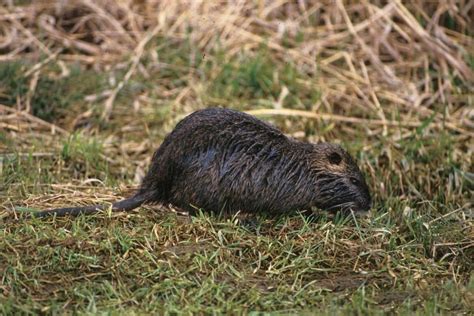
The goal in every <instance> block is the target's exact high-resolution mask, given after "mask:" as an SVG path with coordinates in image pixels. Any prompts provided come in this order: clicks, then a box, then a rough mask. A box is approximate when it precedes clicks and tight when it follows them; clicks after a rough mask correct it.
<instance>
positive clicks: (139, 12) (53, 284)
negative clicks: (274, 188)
mask: <svg viewBox="0 0 474 316" xmlns="http://www.w3.org/2000/svg"><path fill="white" fill-rule="evenodd" d="M461 2H462V1H461ZM64 3H65V2H64ZM64 3H63V2H61V1H58V2H57V3H56V2H54V1H50V2H44V3H39V4H38V3H35V2H31V1H13V2H10V4H8V5H6V7H4V8H0V27H1V30H2V32H3V33H0V34H3V35H4V36H3V35H2V36H3V39H2V41H4V45H0V52H1V53H2V54H3V55H0V278H1V282H0V314H18V313H24V314H36V313H42V314H43V313H45V314H59V313H80V314H83V313H85V314H91V313H92V314H96V313H111V314H123V313H127V314H128V313H132V314H143V313H164V312H168V313H173V312H184V313H213V312H216V313H250V312H254V311H255V312H258V311H265V312H279V313H308V314H309V313H311V314H313V313H318V314H335V313H347V314H364V315H365V314H380V313H400V314H410V315H411V314H413V313H417V314H435V313H456V314H469V313H472V312H473V310H474V305H473V302H474V272H473V268H474V212H473V203H472V201H473V191H474V168H473V161H472V158H473V146H472V144H473V136H474V129H473V126H474V123H473V112H472V111H473V107H472V101H473V98H472V82H473V80H472V78H473V76H472V72H473V69H474V55H473V50H472V47H473V46H472V45H473V40H472V30H469V27H468V25H469V22H472V21H471V20H469V17H470V16H472V15H471V13H472V10H471V11H469V10H470V9H469V8H468V7H467V5H466V6H463V5H462V3H461V4H457V7H451V4H449V5H448V4H446V5H445V6H443V5H441V2H440V4H436V3H431V2H430V4H426V3H418V5H416V4H413V5H410V3H408V4H402V3H401V2H399V1H393V3H389V4H387V5H385V6H383V5H379V4H369V3H366V2H362V3H357V2H356V3H351V2H349V1H332V2H328V3H327V4H326V5H325V6H324V7H322V6H320V5H318V4H317V3H316V4H311V3H310V2H309V1H308V2H307V1H298V2H292V1H288V2H285V1H283V2H281V3H278V4H275V5H274V6H266V5H265V4H264V3H263V2H259V1H256V2H252V3H245V4H242V5H236V4H231V3H224V2H215V3H212V2H209V3H207V2H204V3H197V2H196V4H195V7H192V8H191V7H189V5H186V4H182V3H180V2H174V1H172V2H169V3H166V4H160V3H155V2H153V1H149V2H147V1H130V2H115V1H102V2H98V4H95V3H94V2H90V1H86V0H81V1H76V2H75V3H71V4H64ZM157 17H158V18H157ZM387 21H388V22H387ZM389 22H390V23H389ZM210 106H220V107H227V108H233V109H237V110H241V111H247V112H249V113H252V114H254V115H257V116H258V117H259V118H261V119H264V120H266V121H269V122H270V123H272V124H274V125H275V126H277V127H278V128H280V129H281V130H283V131H284V132H285V133H286V134H287V135H288V136H291V137H295V138H297V139H300V140H304V141H310V142H319V141H331V142H335V143H339V144H341V145H342V146H343V147H344V148H346V149H347V150H348V151H349V152H350V153H351V154H352V155H353V156H354V157H355V158H356V160H357V162H358V165H359V166H360V168H361V170H362V171H363V172H364V174H365V176H366V180H367V183H368V185H369V187H370V190H371V192H372V195H373V199H374V205H373V208H372V210H371V212H370V216H368V217H364V218H356V217H354V216H349V217H343V216H339V215H337V216H331V215H330V214H327V213H325V212H324V211H323V210H315V211H314V213H313V214H308V213H304V214H303V213H299V212H298V211H296V210H295V212H294V213H291V214H284V215H280V216H277V217H274V216H270V215H268V214H258V215H255V216H246V217H245V216H242V215H236V216H234V217H229V216H223V215H218V214H217V215H216V214H214V215H211V214H209V213H207V212H206V210H202V213H199V214H197V215H196V216H193V217H190V216H186V215H183V214H179V213H176V212H175V210H174V209H173V208H172V206H169V205H147V206H143V207H141V208H139V209H137V210H134V211H132V212H128V213H110V212H107V211H105V212H103V213H100V214H97V215H94V216H80V217H78V218H47V219H31V218H29V217H28V213H30V212H32V211H36V210H41V209H45V208H51V207H60V206H71V205H90V204H97V203H99V204H107V203H110V202H113V201H116V200H118V199H120V198H123V197H127V196H129V195H130V194H132V193H133V190H134V189H135V188H136V187H137V186H138V184H139V181H140V179H141V177H142V176H143V174H144V172H146V170H147V166H148V164H149V162H150V159H151V156H152V154H153V152H154V150H155V149H156V148H158V146H159V145H160V143H161V141H162V140H163V138H164V137H165V135H166V134H167V133H169V132H170V131H171V130H172V128H173V127H174V125H175V124H176V123H177V122H178V121H179V120H180V119H181V118H182V117H183V116H184V115H186V114H188V113H190V112H192V111H194V110H197V109H202V108H206V107H210Z"/></svg>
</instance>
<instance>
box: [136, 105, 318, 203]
mask: <svg viewBox="0 0 474 316" xmlns="http://www.w3.org/2000/svg"><path fill="white" fill-rule="evenodd" d="M310 151H311V145H309V144H304V143H299V142H295V141H293V140H290V139H288V138H287V137H286V136H285V135H283V134H282V133H281V132H280V131H279V130H277V129H276V128H274V127H272V126H271V125H269V124H267V123H265V122H262V121H260V120H258V119H256V118H254V117H252V116H250V115H247V114H244V113H241V112H236V111H232V110H228V109H206V110H201V111H197V112H195V113H193V114H191V115H189V116H188V117H186V118H185V119H183V120H182V121H181V122H180V123H179V124H178V125H177V126H176V128H175V129H174V131H173V132H172V133H171V134H169V135H168V136H167V137H166V139H165V140H164V142H163V144H162V145H161V146H160V148H159V149H158V151H157V152H156V153H155V156H154V158H153V161H152V166H151V167H150V171H149V173H148V174H147V176H146V178H145V179H144V181H143V184H142V188H141V190H142V191H143V192H149V193H150V192H151V193H152V194H154V196H153V199H154V200H161V201H163V202H168V203H171V204H173V205H175V206H178V207H182V208H184V209H188V210H189V209H190V208H191V206H195V207H199V208H203V209H208V210H224V211H228V210H232V211H236V210H247V211H256V210H262V209H265V210H267V211H276V210H279V211H285V210H287V209H297V208H298V207H299V206H306V205H307V204H308V203H309V201H308V199H309V198H310V193H309V192H308V194H307V196H305V194H304V192H306V191H308V189H309V188H310V187H311V184H310V183H307V182H304V181H302V180H304V179H303V178H304V177H302V172H301V171H302V170H304V169H305V168H306V169H307V168H308V166H307V165H306V162H307V159H305V155H307V154H308V153H309V152H310ZM306 178H307V177H306ZM295 190H300V191H299V192H302V194H301V196H300V197H296V199H295V197H293V196H290V195H291V194H292V192H295ZM280 201H292V202H291V203H290V205H282V204H281V203H280Z"/></svg>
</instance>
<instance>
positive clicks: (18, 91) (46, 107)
mask: <svg viewBox="0 0 474 316" xmlns="http://www.w3.org/2000/svg"><path fill="white" fill-rule="evenodd" d="M28 66H30V67H31V65H30V63H26V64H25V63H24V62H13V63H6V62H3V63H0V78H1V79H0V84H1V85H2V90H1V93H0V103H2V104H5V105H8V106H15V105H16V104H22V103H24V102H25V98H26V97H27V94H28V92H29V90H30V80H32V79H31V78H28V77H26V76H25V75H24V74H25V72H26V70H27V69H29V68H30V67H28ZM103 84H104V83H103V78H102V77H101V76H100V75H98V74H97V73H95V72H92V71H83V70H81V69H80V68H78V67H77V66H72V67H71V69H70V73H69V74H68V75H67V76H66V77H65V78H61V77H58V78H53V77H52V76H48V75H40V76H39V79H38V81H37V83H36V86H35V88H34V91H33V93H32V96H31V100H30V104H31V113H32V114H33V115H34V116H37V117H39V118H41V119H44V120H46V121H49V122H52V121H57V120H58V119H59V118H61V117H64V116H65V115H66V113H68V109H69V108H70V107H71V106H73V105H75V103H78V102H81V103H82V102H83V100H84V97H85V96H86V95H88V94H92V93H95V92H97V91H100V88H101V86H103Z"/></svg>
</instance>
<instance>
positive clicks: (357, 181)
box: [351, 177, 359, 185]
mask: <svg viewBox="0 0 474 316" xmlns="http://www.w3.org/2000/svg"><path fill="white" fill-rule="evenodd" d="M351 182H352V184H355V185H358V184H359V180H357V179H356V178H353V177H351Z"/></svg>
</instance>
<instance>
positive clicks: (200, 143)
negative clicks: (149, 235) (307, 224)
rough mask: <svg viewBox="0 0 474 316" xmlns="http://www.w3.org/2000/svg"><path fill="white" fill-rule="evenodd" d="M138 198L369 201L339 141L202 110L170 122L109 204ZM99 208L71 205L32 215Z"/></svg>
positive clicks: (263, 204)
mask: <svg viewBox="0 0 474 316" xmlns="http://www.w3.org/2000/svg"><path fill="white" fill-rule="evenodd" d="M143 203H170V204H172V205H174V206H176V207H178V208H181V209H184V210H188V211H193V210H195V209H196V208H202V209H204V210H208V211H217V212H219V211H224V212H237V211H239V210H240V211H245V212H258V211H266V212H288V211H294V210H307V209H310V208H311V207H313V206H315V207H318V208H321V209H325V210H330V211H331V210H340V209H342V210H347V209H352V210H354V211H366V210H368V209H369V208H370V203H371V202H370V194H369V190H368V188H367V185H366V183H365V181H364V178H363V176H362V175H361V173H360V171H359V168H358V167H357V165H356V164H355V162H354V161H353V159H352V158H351V156H350V155H349V154H348V153H347V152H346V151H345V150H343V149H342V148H341V147H340V146H338V145H334V144H329V143H319V144H310V143H304V142H300V141H297V140H294V139H291V138H288V137H286V136H285V135H283V134H282V133H281V132H280V131H279V130H277V129H276V128H274V127H272V126H270V125H269V124H267V123H265V122H262V121H260V120H258V119H256V118H255V117H253V116H250V115H247V114H244V113H241V112H237V111H233V110H227V109H206V110H201V111H197V112H194V113H192V114H191V115H189V116H187V117H186V118H184V119H183V120H182V121H180V122H179V123H178V124H177V125H176V127H175V129H174V130H173V131H172V132H171V133H170V134H169V135H168V136H167V137H166V138H165V140H164V141H163V143H162V144H161V146H160V147H159V148H158V150H157V151H156V152H155V153H154V155H153V159H152V163H151V166H150V169H149V171H148V173H147V174H146V176H145V178H144V179H143V182H142V184H141V186H140V188H139V189H138V191H137V193H136V194H135V195H134V196H132V197H131V198H129V199H126V200H123V201H120V202H116V203H114V204H113V205H112V210H117V211H119V210H130V209H133V208H136V207H138V206H139V205H141V204H143ZM103 209H105V207H104V206H89V207H72V208H63V209H54V210H47V211H43V212H39V213H36V216H47V215H53V214H57V215H66V214H72V215H77V214H80V213H93V212H96V211H97V210H103Z"/></svg>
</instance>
